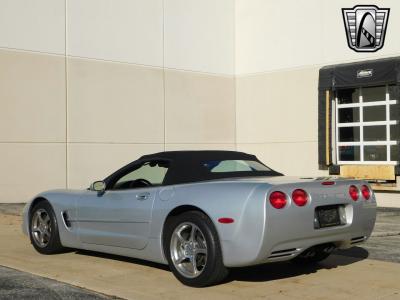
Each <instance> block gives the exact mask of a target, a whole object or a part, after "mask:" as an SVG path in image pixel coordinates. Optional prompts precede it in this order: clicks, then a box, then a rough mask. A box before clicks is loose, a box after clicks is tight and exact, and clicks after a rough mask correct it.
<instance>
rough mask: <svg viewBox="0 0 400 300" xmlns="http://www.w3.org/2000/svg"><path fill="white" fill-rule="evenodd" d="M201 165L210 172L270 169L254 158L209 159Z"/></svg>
mask: <svg viewBox="0 0 400 300" xmlns="http://www.w3.org/2000/svg"><path fill="white" fill-rule="evenodd" d="M203 165H204V166H205V167H206V168H207V169H208V170H209V171H210V172H211V173H228V172H260V171H271V169H270V168H268V167H266V166H264V165H263V164H262V163H260V162H258V161H254V160H210V161H206V162H204V163H203Z"/></svg>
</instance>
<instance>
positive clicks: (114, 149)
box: [68, 144, 164, 189]
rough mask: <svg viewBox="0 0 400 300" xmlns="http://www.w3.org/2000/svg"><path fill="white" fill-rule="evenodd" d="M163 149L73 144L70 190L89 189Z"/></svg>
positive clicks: (71, 148)
mask: <svg viewBox="0 0 400 300" xmlns="http://www.w3.org/2000/svg"><path fill="white" fill-rule="evenodd" d="M163 149H164V146H163V145H162V144H69V145H68V186H69V187H70V188H78V189H81V188H87V187H88V186H89V185H90V184H91V183H92V182H93V181H96V180H102V179H104V178H105V177H107V176H108V175H110V174H112V173H113V172H115V171H117V170H118V169H119V168H121V167H123V166H125V165H126V164H128V163H130V162H132V161H134V160H136V159H138V158H139V157H140V156H142V155H144V154H151V153H156V152H160V151H163Z"/></svg>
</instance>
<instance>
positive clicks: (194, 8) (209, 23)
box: [165, 0, 235, 75]
mask: <svg viewBox="0 0 400 300" xmlns="http://www.w3.org/2000/svg"><path fill="white" fill-rule="evenodd" d="M234 6H235V1H234V0H218V1H215V0H202V1H198V0H167V1H165V66H166V67H168V68H174V69H184V70H193V71H201V72H208V73H218V74H229V75H231V74H233V73H234V60H235V58H234V53H235V49H234V36H235V34H234V30H235V24H234V10H235V8H234Z"/></svg>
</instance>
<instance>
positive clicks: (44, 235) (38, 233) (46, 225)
mask: <svg viewBox="0 0 400 300" xmlns="http://www.w3.org/2000/svg"><path fill="white" fill-rule="evenodd" d="M31 220H32V223H31V234H32V237H33V240H34V242H35V243H36V245H37V246H39V247H41V248H44V247H46V246H47V245H48V243H49V242H50V238H51V219H50V216H49V214H48V213H47V211H46V210H45V209H43V208H40V209H38V210H36V211H35V213H34V214H33V216H32V219H31Z"/></svg>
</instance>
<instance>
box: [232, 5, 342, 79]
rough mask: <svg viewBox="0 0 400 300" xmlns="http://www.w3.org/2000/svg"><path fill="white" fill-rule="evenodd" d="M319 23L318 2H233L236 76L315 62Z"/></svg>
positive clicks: (318, 47)
mask: <svg viewBox="0 0 400 300" xmlns="http://www.w3.org/2000/svg"><path fill="white" fill-rule="evenodd" d="M322 22H323V20H322V16H321V0H307V1H293V0H281V1H265V0H236V32H235V33H236V40H235V42H236V74H243V73H256V72H264V71H269V70H276V69H282V68H293V67H296V66H302V65H309V64H315V63H317V62H319V61H320V60H321V55H322V54H321V48H322V47H323V45H322V44H321V41H320V39H321V37H322V28H321V25H320V24H322ZM340 30H341V31H344V30H343V26H342V27H340ZM343 33H344V32H343ZM346 47H347V46H346Z"/></svg>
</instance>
